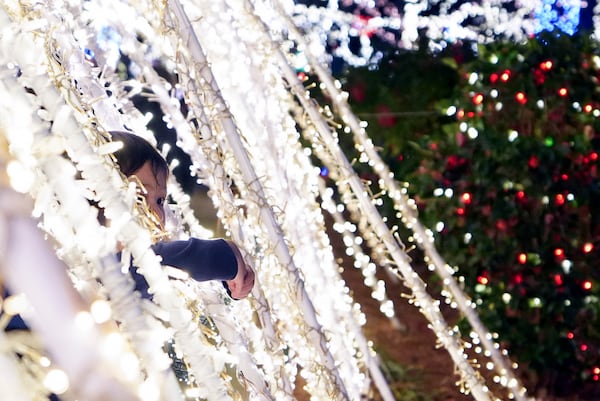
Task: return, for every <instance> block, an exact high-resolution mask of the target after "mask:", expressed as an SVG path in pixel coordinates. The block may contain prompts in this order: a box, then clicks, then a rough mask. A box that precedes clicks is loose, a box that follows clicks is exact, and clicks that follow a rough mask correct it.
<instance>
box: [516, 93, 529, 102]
mask: <svg viewBox="0 0 600 401" xmlns="http://www.w3.org/2000/svg"><path fill="white" fill-rule="evenodd" d="M515 99H517V102H519V103H521V104H525V103H527V96H525V93H523V92H517V94H516V95H515Z"/></svg>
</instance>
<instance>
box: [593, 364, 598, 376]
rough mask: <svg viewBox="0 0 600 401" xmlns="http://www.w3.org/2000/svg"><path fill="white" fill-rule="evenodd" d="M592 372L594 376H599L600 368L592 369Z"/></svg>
mask: <svg viewBox="0 0 600 401" xmlns="http://www.w3.org/2000/svg"><path fill="white" fill-rule="evenodd" d="M592 372H594V374H595V375H600V367H598V366H596V367H594V369H592Z"/></svg>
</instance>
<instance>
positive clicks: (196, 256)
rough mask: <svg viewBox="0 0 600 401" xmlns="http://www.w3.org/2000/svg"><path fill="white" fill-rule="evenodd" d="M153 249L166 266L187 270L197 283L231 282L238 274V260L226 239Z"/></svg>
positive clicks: (164, 244)
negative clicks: (210, 281) (212, 281)
mask: <svg viewBox="0 0 600 401" xmlns="http://www.w3.org/2000/svg"><path fill="white" fill-rule="evenodd" d="M152 249H153V250H154V252H155V253H156V254H157V255H159V256H161V257H162V264H163V265H169V266H173V267H176V268H178V269H181V270H184V271H186V272H188V273H189V275H190V276H191V277H192V278H193V279H194V280H196V281H208V280H231V279H233V278H234V277H235V276H236V274H237V269H238V267H237V259H236V258H235V254H234V253H233V251H232V250H231V247H230V246H229V244H227V242H226V241H225V240H223V239H210V240H203V239H198V238H191V239H189V240H186V241H165V242H159V243H157V244H155V245H153V246H152Z"/></svg>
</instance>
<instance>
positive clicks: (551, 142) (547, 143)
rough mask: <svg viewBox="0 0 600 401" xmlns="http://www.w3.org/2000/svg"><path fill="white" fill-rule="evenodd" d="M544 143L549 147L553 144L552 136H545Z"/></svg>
mask: <svg viewBox="0 0 600 401" xmlns="http://www.w3.org/2000/svg"><path fill="white" fill-rule="evenodd" d="M544 145H546V146H548V147H550V146H552V145H554V138H552V137H547V138H546V139H545V140H544Z"/></svg>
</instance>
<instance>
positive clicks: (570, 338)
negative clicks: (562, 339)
mask: <svg viewBox="0 0 600 401" xmlns="http://www.w3.org/2000/svg"><path fill="white" fill-rule="evenodd" d="M567 338H568V339H569V340H572V339H574V338H575V334H573V332H572V331H569V332H568V333H567Z"/></svg>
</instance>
